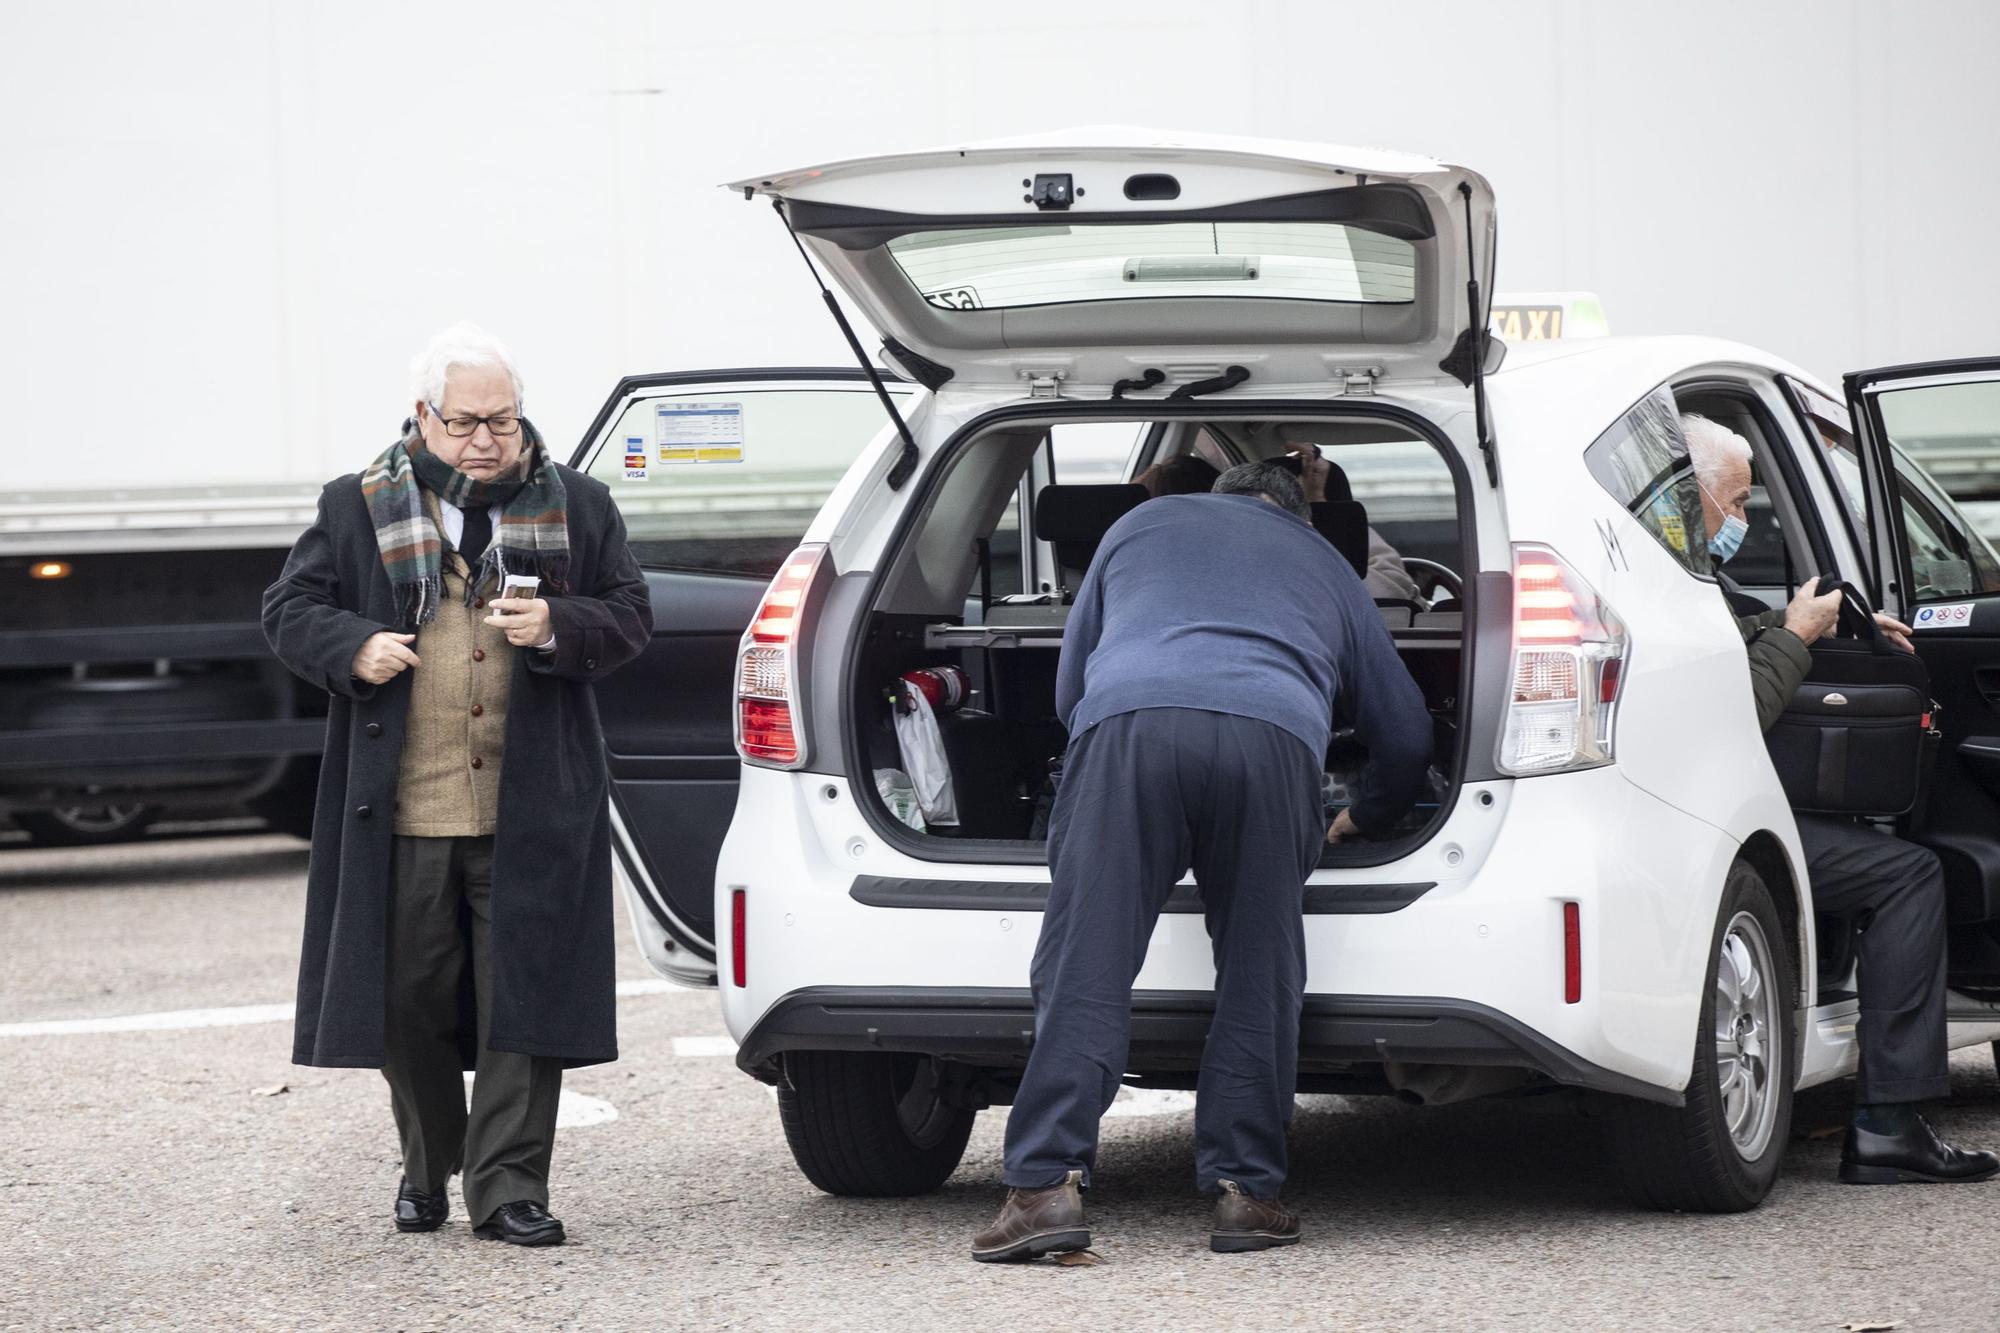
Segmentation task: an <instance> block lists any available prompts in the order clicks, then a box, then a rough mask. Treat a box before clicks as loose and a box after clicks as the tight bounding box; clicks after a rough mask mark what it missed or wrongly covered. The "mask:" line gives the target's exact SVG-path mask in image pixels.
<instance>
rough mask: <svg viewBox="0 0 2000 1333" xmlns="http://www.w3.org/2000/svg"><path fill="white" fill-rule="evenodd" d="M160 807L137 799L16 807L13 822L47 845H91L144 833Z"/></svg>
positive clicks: (126, 839) (134, 836) (123, 839)
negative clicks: (55, 806) (50, 807)
mask: <svg viewBox="0 0 2000 1333" xmlns="http://www.w3.org/2000/svg"><path fill="white" fill-rule="evenodd" d="M159 813H160V812H159V810H158V809H157V808H156V807H154V806H150V805H142V804H140V803H139V802H137V801H129V802H117V801H113V802H106V803H104V804H100V805H66V806H59V807H57V808H56V809H53V810H17V811H15V813H14V822H15V823H16V824H19V825H20V826H21V827H22V828H24V829H26V830H27V831H28V833H29V835H30V836H32V837H33V838H34V840H35V841H36V842H39V843H41V844H43V845H44V846H48V847H93V846H96V845H98V844H99V843H108V842H132V841H135V840H137V839H139V838H143V837H145V836H146V829H147V827H148V826H150V825H151V824H152V822H153V820H154V819H155V818H156V817H157V816H158V815H159Z"/></svg>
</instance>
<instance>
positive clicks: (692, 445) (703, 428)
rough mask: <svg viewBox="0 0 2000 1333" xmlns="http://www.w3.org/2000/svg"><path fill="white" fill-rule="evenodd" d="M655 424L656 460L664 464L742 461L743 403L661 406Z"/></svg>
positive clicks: (673, 404)
mask: <svg viewBox="0 0 2000 1333" xmlns="http://www.w3.org/2000/svg"><path fill="white" fill-rule="evenodd" d="M653 421H654V429H653V441H654V446H655V448H656V449H657V451H658V452H657V453H656V455H655V457H656V459H657V460H658V461H659V462H661V463H669V464H687V463H740V462H742V461H743V404H741V403H716V402H692V403H661V404H659V406H658V408H657V409H656V410H655V416H654V418H653Z"/></svg>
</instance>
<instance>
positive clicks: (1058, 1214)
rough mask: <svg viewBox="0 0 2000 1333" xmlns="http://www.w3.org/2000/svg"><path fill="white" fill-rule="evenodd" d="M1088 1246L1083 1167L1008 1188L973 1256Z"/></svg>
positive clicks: (984, 1258)
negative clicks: (1027, 1186) (1034, 1185)
mask: <svg viewBox="0 0 2000 1333" xmlns="http://www.w3.org/2000/svg"><path fill="white" fill-rule="evenodd" d="M1089 1248H1090V1228H1089V1227H1087V1226H1085V1225H1084V1221H1083V1172H1081V1171H1072V1172H1070V1173H1069V1175H1068V1176H1066V1177H1064V1179H1063V1182H1062V1184H1060V1185H1050V1186H1049V1187H1048V1188H1047V1189H1039V1190H1008V1191H1007V1201H1006V1202H1005V1203H1003V1204H1001V1205H1000V1216H999V1217H998V1218H996V1219H995V1220H994V1223H993V1225H992V1226H990V1227H988V1228H987V1229H986V1230H984V1231H982V1232H980V1233H979V1234H978V1235H976V1236H974V1237H973V1238H972V1257H973V1258H975V1259H977V1260H979V1262H980V1263H983V1264H998V1263H1007V1262H1010V1261H1012V1260H1016V1259H1039V1258H1040V1257H1041V1256H1043V1255H1045V1254H1061V1253H1063V1252H1065V1251H1068V1250H1087V1249H1089Z"/></svg>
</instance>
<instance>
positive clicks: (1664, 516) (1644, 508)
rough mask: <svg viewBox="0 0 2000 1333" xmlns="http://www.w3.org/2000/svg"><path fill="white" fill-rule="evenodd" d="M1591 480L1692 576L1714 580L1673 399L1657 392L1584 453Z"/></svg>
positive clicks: (1697, 494) (1695, 486) (1696, 487)
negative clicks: (1608, 494) (1607, 492)
mask: <svg viewBox="0 0 2000 1333" xmlns="http://www.w3.org/2000/svg"><path fill="white" fill-rule="evenodd" d="M1583 460H1584V463H1585V465H1586V466H1588V467H1589V468H1590V475H1591V476H1593V477H1595V478H1597V482H1598V484H1599V485H1600V486H1602V487H1604V489H1605V490H1607V491H1609V492H1611V498H1612V499H1614V500H1616V501H1618V503H1619V504H1621V505H1624V506H1625V509H1626V511H1627V512H1628V513H1630V514H1631V515H1632V517H1633V518H1636V519H1638V520H1639V526H1640V527H1642V528H1644V529H1645V530H1646V531H1647V532H1649V533H1651V534H1652V535H1653V540H1654V541H1656V542H1658V543H1659V544H1660V545H1661V546H1662V547H1664V548H1665V549H1666V552H1667V554H1668V555H1671V556H1672V557H1673V558H1674V559H1675V560H1676V561H1678V562H1679V563H1680V566H1681V568H1683V569H1685V570H1687V572H1688V573H1690V574H1694V575H1698V576H1700V577H1702V578H1709V577H1711V576H1712V575H1713V573H1714V570H1713V563H1712V562H1711V561H1710V560H1709V557H1708V527H1707V524H1706V522H1705V521H1704V520H1703V518H1702V516H1701V487H1700V485H1699V484H1698V483H1697V482H1696V481H1695V478H1694V464H1693V463H1692V462H1691V461H1690V460H1689V459H1688V451H1687V440H1686V439H1685V438H1684V437H1683V436H1682V435H1681V417H1680V410H1679V408H1678V406H1677V405H1676V404H1675V402H1674V396H1673V395H1672V394H1671V393H1669V392H1667V390H1665V389H1659V390H1655V391H1654V392H1653V393H1651V394H1649V395H1648V396H1647V397H1646V398H1644V399H1642V400H1641V401H1640V403H1639V405H1638V406H1637V407H1635V408H1633V409H1632V410H1631V411H1629V412H1627V413H1626V414H1625V415H1624V416H1622V417H1620V418H1618V421H1617V424H1615V425H1614V426H1612V427H1611V429H1610V430H1607V431H1605V432H1604V434H1602V435H1600V436H1598V437H1597V439H1596V441H1595V442H1594V443H1592V444H1591V446H1590V448H1588V449H1586V450H1584V453H1583Z"/></svg>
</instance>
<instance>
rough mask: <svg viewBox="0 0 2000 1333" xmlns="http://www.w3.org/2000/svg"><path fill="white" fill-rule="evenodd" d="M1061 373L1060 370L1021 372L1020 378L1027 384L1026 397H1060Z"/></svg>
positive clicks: (1027, 370) (1029, 370)
mask: <svg viewBox="0 0 2000 1333" xmlns="http://www.w3.org/2000/svg"><path fill="white" fill-rule="evenodd" d="M1063 373H1064V372H1062V371H1060V370H1034V369H1024V370H1022V371H1021V378H1022V379H1024V380H1026V381H1027V382H1028V397H1030V398H1060V397H1062V382H1063Z"/></svg>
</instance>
